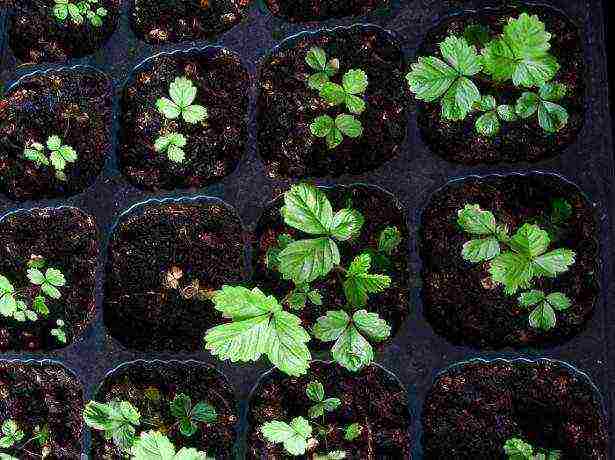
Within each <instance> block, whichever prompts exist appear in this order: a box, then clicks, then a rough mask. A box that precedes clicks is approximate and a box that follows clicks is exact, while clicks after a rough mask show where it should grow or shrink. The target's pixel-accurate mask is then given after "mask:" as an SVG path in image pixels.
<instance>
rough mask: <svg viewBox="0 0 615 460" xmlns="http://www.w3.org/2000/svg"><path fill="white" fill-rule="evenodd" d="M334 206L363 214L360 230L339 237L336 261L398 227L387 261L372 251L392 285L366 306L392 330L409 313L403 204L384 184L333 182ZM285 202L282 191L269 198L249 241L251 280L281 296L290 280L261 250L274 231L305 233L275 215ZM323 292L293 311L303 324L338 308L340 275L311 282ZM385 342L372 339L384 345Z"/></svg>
mask: <svg viewBox="0 0 615 460" xmlns="http://www.w3.org/2000/svg"><path fill="white" fill-rule="evenodd" d="M325 192H326V194H327V197H328V198H329V200H330V201H331V204H332V206H333V209H334V210H338V209H341V208H344V207H348V206H351V207H352V208H353V209H356V210H357V211H359V212H360V213H361V214H362V215H363V216H364V217H365V223H364V224H363V227H362V230H361V233H360V235H359V236H358V237H357V238H353V239H351V240H348V241H344V242H340V243H338V248H339V250H340V256H341V257H340V259H341V264H342V265H344V266H348V264H350V262H351V261H352V259H353V258H354V257H356V256H358V255H359V254H360V253H362V252H365V251H368V252H369V251H370V250H371V251H376V250H377V249H378V238H379V236H380V233H381V232H382V230H383V229H385V228H386V227H391V226H395V227H397V228H398V229H399V231H400V232H401V242H400V244H399V245H398V246H397V248H396V249H395V250H394V251H393V253H392V254H391V255H390V256H389V257H388V260H389V262H390V263H389V264H387V265H378V263H377V260H376V258H375V257H372V270H373V273H381V274H385V275H388V276H390V277H391V285H390V287H389V288H387V289H385V290H384V291H383V292H380V293H374V294H370V295H369V302H368V307H367V309H368V310H369V311H370V312H376V313H378V315H379V316H380V317H381V318H383V319H384V320H386V321H387V323H388V324H389V325H390V326H391V327H392V332H391V335H392V336H394V335H395V334H396V332H397V331H398V330H399V328H400V326H401V324H402V323H403V321H404V320H405V318H406V316H407V315H408V310H409V305H408V302H409V299H408V282H409V275H408V261H407V258H406V249H407V247H408V230H407V226H406V214H405V210H404V208H403V207H402V205H401V204H400V203H399V201H398V200H397V199H396V198H395V197H394V196H393V195H391V194H390V193H388V192H385V191H384V190H382V189H380V188H377V187H371V186H367V185H352V186H346V187H343V186H338V187H335V188H333V189H325ZM283 204H284V199H283V196H280V197H278V198H277V199H276V200H274V201H273V202H272V203H270V204H269V205H268V206H267V208H266V209H265V211H264V212H263V215H262V216H261V218H260V220H259V222H258V224H257V227H256V234H255V242H254V247H253V251H252V254H253V265H254V274H253V282H254V284H255V285H256V286H259V288H260V289H262V290H263V292H265V293H267V294H273V295H274V296H275V297H276V298H278V299H283V298H284V297H285V296H286V295H287V294H288V293H289V292H291V291H292V289H293V287H294V284H293V283H292V282H291V281H288V280H284V279H282V276H281V275H280V273H279V272H278V271H272V270H269V269H268V268H267V265H266V256H267V251H268V250H269V249H270V248H271V247H276V246H277V245H278V243H277V237H278V236H279V235H281V234H283V233H287V234H289V235H291V236H292V237H293V238H303V237H304V234H303V233H301V232H299V231H298V230H296V229H294V228H292V227H290V226H287V225H286V224H284V221H283V219H282V217H281V215H280V208H281V207H282V205H283ZM310 286H311V287H312V289H317V290H318V291H319V292H320V294H321V295H322V305H320V306H318V305H314V304H313V303H312V302H307V303H306V305H305V307H304V308H302V309H301V310H299V311H296V312H295V313H296V314H297V315H298V316H299V317H300V318H301V321H302V323H303V325H304V326H307V327H309V326H311V325H313V324H315V323H316V320H317V319H318V318H319V317H321V316H325V315H326V312H327V311H328V310H343V309H344V308H345V306H346V297H345V296H344V289H343V285H342V280H341V279H340V278H339V277H337V276H334V275H331V276H327V277H326V278H324V279H322V278H319V279H317V280H316V281H314V282H312V283H311V284H310ZM385 344H386V342H382V343H379V344H377V345H376V347H377V348H380V349H381V348H383V347H384V345H385ZM330 346H331V344H330V343H325V342H321V341H319V340H316V339H314V343H312V344H310V348H313V347H316V348H321V349H329V348H330Z"/></svg>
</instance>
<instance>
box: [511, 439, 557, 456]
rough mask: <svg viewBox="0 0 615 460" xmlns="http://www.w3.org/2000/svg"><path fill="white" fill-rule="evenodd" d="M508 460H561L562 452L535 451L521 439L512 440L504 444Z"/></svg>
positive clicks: (549, 450) (553, 450) (552, 450)
mask: <svg viewBox="0 0 615 460" xmlns="http://www.w3.org/2000/svg"><path fill="white" fill-rule="evenodd" d="M504 453H505V454H506V458H507V460H559V459H560V457H561V455H562V454H561V452H560V451H558V450H555V449H535V448H534V447H533V446H532V445H531V444H529V443H528V442H525V441H524V440H522V439H519V438H510V439H508V440H507V441H506V443H505V444H504Z"/></svg>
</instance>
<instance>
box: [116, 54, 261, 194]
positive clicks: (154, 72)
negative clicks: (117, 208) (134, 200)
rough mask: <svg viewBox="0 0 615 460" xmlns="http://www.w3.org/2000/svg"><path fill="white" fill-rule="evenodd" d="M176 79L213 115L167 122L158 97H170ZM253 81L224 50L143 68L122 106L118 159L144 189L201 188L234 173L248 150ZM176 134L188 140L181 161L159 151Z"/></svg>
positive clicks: (171, 57)
mask: <svg viewBox="0 0 615 460" xmlns="http://www.w3.org/2000/svg"><path fill="white" fill-rule="evenodd" d="M177 77H186V78H188V79H189V80H191V81H192V82H193V84H194V85H195V86H196V87H197V94H196V100H195V101H194V104H199V105H202V106H204V107H205V108H207V111H208V117H207V118H206V119H205V120H203V121H202V122H200V123H195V124H190V123H186V122H185V121H183V120H181V119H176V120H167V119H166V118H165V117H164V115H162V114H161V113H160V112H159V111H158V109H157V108H156V101H157V100H158V99H159V98H161V97H167V98H169V85H170V84H171V82H173V81H174V80H175V78H177ZM248 80H249V77H248V73H247V72H246V70H245V68H244V67H243V66H242V64H241V62H240V61H239V57H238V56H237V55H236V54H235V53H232V52H231V51H229V50H227V49H224V48H213V47H212V48H206V49H205V50H204V51H200V52H198V53H196V54H194V53H190V54H183V53H172V54H162V55H159V56H158V57H155V58H152V59H150V60H148V61H147V62H146V63H145V64H144V65H142V66H140V67H139V68H138V69H137V70H135V72H134V73H133V76H132V78H131V80H130V82H129V83H128V84H127V86H126V87H125V88H124V92H123V97H122V102H121V105H122V119H121V125H122V132H121V147H120V152H119V155H120V163H121V166H122V170H123V173H124V175H125V176H126V177H127V178H128V180H129V181H130V182H132V183H133V184H134V185H136V186H137V187H140V188H145V189H151V190H159V189H165V190H172V189H175V188H201V187H204V186H206V185H208V184H211V183H213V182H216V181H219V180H220V179H222V178H223V177H225V176H227V175H228V174H230V173H231V172H233V170H234V169H235V167H236V166H237V164H238V162H239V160H240V158H241V157H242V155H243V154H244V151H245V143H246V137H247V114H248V87H249V81H248ZM173 131H176V132H179V133H181V134H183V135H184V136H185V137H186V140H187V145H186V147H184V150H185V153H186V158H185V159H184V161H183V162H182V163H176V162H173V161H171V160H169V159H168V157H167V155H166V153H158V152H156V151H155V149H154V142H155V140H156V138H157V137H158V136H159V135H165V134H168V133H170V132H173Z"/></svg>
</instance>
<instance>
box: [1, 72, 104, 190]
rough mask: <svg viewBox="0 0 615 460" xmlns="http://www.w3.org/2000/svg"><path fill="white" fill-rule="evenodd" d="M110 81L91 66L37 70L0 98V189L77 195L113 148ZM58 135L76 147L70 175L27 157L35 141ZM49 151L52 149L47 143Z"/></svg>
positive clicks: (69, 168) (92, 180) (94, 174)
mask: <svg viewBox="0 0 615 460" xmlns="http://www.w3.org/2000/svg"><path fill="white" fill-rule="evenodd" d="M112 96H113V94H112V86H111V81H110V80H109V79H108V78H107V77H106V76H105V75H104V74H102V73H100V72H98V71H94V70H93V69H87V68H84V69H78V70H75V69H71V70H61V71H53V72H51V73H45V74H41V73H37V74H35V75H34V76H31V77H27V78H26V79H25V80H23V81H22V82H20V83H19V84H18V85H17V86H16V87H15V88H13V89H12V90H10V91H9V92H8V93H7V94H6V96H5V97H4V98H3V99H0V192H2V193H4V194H6V195H7V196H8V197H9V198H11V199H14V200H34V199H36V200H38V199H41V198H54V197H64V196H68V195H74V194H75V193H79V192H81V191H83V190H84V189H85V188H86V187H88V186H90V185H91V184H92V183H93V182H94V180H95V179H96V177H97V176H98V175H99V174H100V172H101V170H102V168H103V166H104V163H105V158H106V156H107V154H108V152H109V151H110V149H111V127H110V126H111V118H112V105H113V102H112ZM52 135H57V136H60V138H61V139H62V141H63V142H62V143H63V144H65V145H70V146H71V147H73V149H74V150H75V151H76V152H77V155H78V158H77V161H76V162H74V163H67V165H66V168H65V170H64V173H65V175H66V181H62V180H60V179H58V178H57V177H56V174H55V170H54V168H53V167H51V166H44V165H43V166H39V165H37V164H36V163H35V162H34V161H30V160H27V159H25V158H24V148H25V147H26V145H28V146H29V145H30V144H31V143H33V142H38V143H41V144H45V143H46V142H47V139H48V138H49V137H50V136H52ZM45 154H46V155H47V156H49V150H48V149H45Z"/></svg>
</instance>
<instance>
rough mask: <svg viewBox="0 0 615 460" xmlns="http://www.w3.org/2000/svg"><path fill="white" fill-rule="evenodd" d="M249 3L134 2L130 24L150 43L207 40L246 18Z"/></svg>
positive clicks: (218, 0) (208, 0) (243, 0)
mask: <svg viewBox="0 0 615 460" xmlns="http://www.w3.org/2000/svg"><path fill="white" fill-rule="evenodd" d="M249 3H250V0H158V1H156V2H151V1H149V0H133V2H132V7H131V10H130V25H131V27H132V29H133V31H134V32H135V34H136V35H137V37H139V38H140V39H141V40H145V41H146V42H148V43H153V44H160V43H177V42H181V41H188V40H205V39H209V38H212V37H214V36H215V35H218V34H220V33H222V32H224V31H226V30H228V29H230V28H231V27H233V26H234V25H236V24H238V23H239V22H241V21H242V20H243V19H245V17H246V13H247V7H248V5H249Z"/></svg>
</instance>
